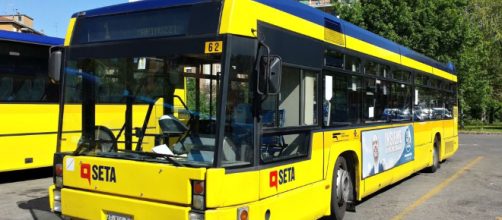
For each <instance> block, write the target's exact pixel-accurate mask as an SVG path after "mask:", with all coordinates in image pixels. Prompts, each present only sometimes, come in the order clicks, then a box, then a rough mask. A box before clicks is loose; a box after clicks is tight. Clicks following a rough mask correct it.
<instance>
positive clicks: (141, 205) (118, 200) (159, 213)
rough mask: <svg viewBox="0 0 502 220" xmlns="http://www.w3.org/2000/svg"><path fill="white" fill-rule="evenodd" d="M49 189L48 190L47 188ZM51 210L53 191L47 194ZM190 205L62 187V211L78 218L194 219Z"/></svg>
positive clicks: (68, 215) (127, 219)
mask: <svg viewBox="0 0 502 220" xmlns="http://www.w3.org/2000/svg"><path fill="white" fill-rule="evenodd" d="M50 191H51V190H50ZM50 194H52V195H50V200H51V209H52V210H53V211H54V202H53V201H52V200H53V199H54V193H50ZM190 210H191V209H190V207H185V206H178V205H171V204H164V203H159V202H154V201H145V200H139V199H134V198H126V197H119V196H114V195H107V194H101V193H95V192H88V191H83V190H75V189H67V188H63V189H62V190H61V214H62V215H63V216H65V217H70V218H77V219H124V220H129V219H193V216H192V218H190V215H191V214H190Z"/></svg>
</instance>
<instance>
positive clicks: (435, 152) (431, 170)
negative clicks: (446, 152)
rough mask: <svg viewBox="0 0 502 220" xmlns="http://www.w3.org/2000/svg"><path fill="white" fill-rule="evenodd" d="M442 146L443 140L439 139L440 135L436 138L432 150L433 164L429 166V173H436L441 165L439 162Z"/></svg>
mask: <svg viewBox="0 0 502 220" xmlns="http://www.w3.org/2000/svg"><path fill="white" fill-rule="evenodd" d="M440 146H441V141H440V140H439V138H438V136H436V137H435V138H434V148H433V151H432V166H430V167H427V170H426V171H427V172H428V173H435V172H436V171H437V170H438V169H439V167H440V166H441V165H440V164H439V147H440Z"/></svg>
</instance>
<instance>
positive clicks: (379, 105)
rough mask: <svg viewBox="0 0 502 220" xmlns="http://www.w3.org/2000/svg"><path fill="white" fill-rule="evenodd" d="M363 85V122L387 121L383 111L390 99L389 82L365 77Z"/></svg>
mask: <svg viewBox="0 0 502 220" xmlns="http://www.w3.org/2000/svg"><path fill="white" fill-rule="evenodd" d="M364 87H365V94H364V110H363V116H364V122H365V123H378V122H385V121H387V116H386V114H384V113H385V112H384V111H385V108H386V106H387V103H388V102H389V99H390V88H389V83H387V82H385V81H382V80H379V79H365V80H364Z"/></svg>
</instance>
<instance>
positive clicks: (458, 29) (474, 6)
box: [334, 0, 502, 120]
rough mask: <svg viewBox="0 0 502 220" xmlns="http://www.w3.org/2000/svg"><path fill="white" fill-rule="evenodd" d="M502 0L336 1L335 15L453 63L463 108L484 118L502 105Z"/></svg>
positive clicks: (473, 116)
mask: <svg viewBox="0 0 502 220" xmlns="http://www.w3.org/2000/svg"><path fill="white" fill-rule="evenodd" d="M501 2H502V0H496V1H491V0H471V1H468V0H435V1H430V0H379V1H375V0H361V1H359V2H355V3H351V4H346V3H335V5H334V13H335V14H336V15H338V16H340V18H342V19H345V20H347V21H349V22H352V23H354V24H356V25H359V26H360V27H362V28H365V29H368V30H369V31H371V32H374V33H376V34H378V35H381V36H384V37H385V38H387V39H390V40H392V41H395V42H397V43H399V44H402V45H404V46H407V47H409V48H411V49H413V50H415V51H417V52H420V53H423V54H424V55H426V56H429V57H432V58H434V59H436V60H438V61H440V62H443V63H446V62H449V61H451V62H453V63H454V64H455V65H456V70H457V73H458V77H459V85H460V88H459V94H460V97H459V100H460V102H461V107H462V108H463V111H464V112H466V113H468V114H469V116H470V117H471V118H474V119H481V120H484V119H485V118H487V112H488V111H490V113H489V114H488V115H494V114H495V112H496V110H499V109H500V107H502V104H501V103H502V74H501V71H500V70H501V69H500V68H501V66H500V65H499V64H500V63H501V62H500V61H502V60H500V59H502V58H501V57H502V56H501V54H500V53H502V52H501V51H502V50H501V47H500V45H501V43H500V36H501V33H500V32H501V30H502V28H501V27H500V24H502V22H501V21H500V17H501V15H500V11H502V9H501V7H502V6H501V5H502V4H500V3H501ZM497 39H498V40H497ZM493 56H496V57H497V59H498V60H496V62H494V59H492V58H493ZM490 118H493V117H490Z"/></svg>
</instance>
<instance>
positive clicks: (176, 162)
mask: <svg viewBox="0 0 502 220" xmlns="http://www.w3.org/2000/svg"><path fill="white" fill-rule="evenodd" d="M120 151H124V152H128V153H136V154H139V155H144V156H150V157H160V158H162V159H165V160H167V161H169V162H171V163H172V164H174V165H176V166H180V167H185V165H184V164H182V163H180V162H179V161H177V160H175V159H173V158H174V157H176V156H174V155H166V154H157V153H151V152H135V151H125V150H120Z"/></svg>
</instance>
